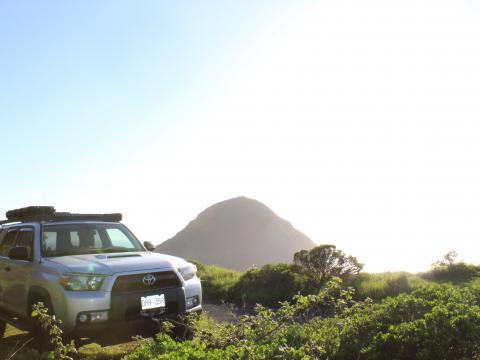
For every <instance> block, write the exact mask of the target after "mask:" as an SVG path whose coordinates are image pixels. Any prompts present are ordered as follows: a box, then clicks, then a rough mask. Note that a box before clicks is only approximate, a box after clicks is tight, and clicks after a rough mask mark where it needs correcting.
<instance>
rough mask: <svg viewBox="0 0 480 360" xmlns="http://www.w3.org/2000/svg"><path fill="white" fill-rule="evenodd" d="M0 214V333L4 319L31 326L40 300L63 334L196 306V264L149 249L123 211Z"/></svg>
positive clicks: (24, 210)
mask: <svg viewBox="0 0 480 360" xmlns="http://www.w3.org/2000/svg"><path fill="white" fill-rule="evenodd" d="M6 215H7V220H4V221H1V222H0V337H1V336H2V335H3V332H4V331H5V325H6V323H10V324H11V325H13V326H16V327H18V328H21V329H27V330H28V329H32V324H33V321H32V318H31V313H32V307H33V305H34V304H36V303H38V302H42V303H43V304H44V305H45V306H46V307H47V308H48V310H49V311H50V313H52V314H55V316H56V318H58V319H60V320H61V321H62V327H63V330H64V333H65V334H72V335H80V334H84V336H89V334H90V333H92V332H94V330H99V329H104V328H109V327H112V325H118V324H121V325H122V328H124V327H125V326H128V325H130V324H132V325H133V324H136V325H138V324H140V326H141V324H146V322H148V321H149V319H152V318H167V319H170V318H177V317H180V316H181V315H183V314H186V313H192V312H198V311H201V308H202V305H201V303H202V288H201V284H200V280H199V279H198V277H197V276H196V270H197V269H196V266H195V265H194V264H191V263H189V262H187V261H185V260H183V259H180V258H177V257H174V256H168V255H164V254H159V253H155V252H153V250H154V247H153V245H152V244H151V243H149V242H145V243H143V244H142V243H140V242H139V241H138V240H137V238H136V237H135V236H134V235H133V234H132V232H131V231H130V230H129V229H128V228H127V227H126V226H124V225H123V224H121V223H120V221H121V218H122V215H121V214H72V213H64V212H56V211H55V209H54V208H53V207H46V206H34V207H27V208H22V209H17V210H11V211H8V212H7V214H6Z"/></svg>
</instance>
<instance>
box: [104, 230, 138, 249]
mask: <svg viewBox="0 0 480 360" xmlns="http://www.w3.org/2000/svg"><path fill="white" fill-rule="evenodd" d="M106 232H107V235H108V238H109V239H110V242H111V243H112V246H113V247H122V248H126V249H134V248H135V246H134V245H133V244H132V242H131V241H130V240H129V238H128V237H127V235H125V233H124V232H123V231H122V230H120V229H106Z"/></svg>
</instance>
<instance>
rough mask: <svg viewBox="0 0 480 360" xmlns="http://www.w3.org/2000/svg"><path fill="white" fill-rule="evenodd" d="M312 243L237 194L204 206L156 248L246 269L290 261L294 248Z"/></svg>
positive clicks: (299, 248)
mask: <svg viewBox="0 0 480 360" xmlns="http://www.w3.org/2000/svg"><path fill="white" fill-rule="evenodd" d="M314 246H315V244H314V243H313V241H312V240H310V238H309V237H307V236H306V235H304V234H303V233H301V232H300V231H298V230H297V229H295V228H294V227H293V226H292V224H290V223H289V222H288V221H286V220H283V219H282V218H280V217H279V216H278V215H276V214H275V213H274V212H273V211H272V210H270V209H269V208H268V207H267V206H266V205H264V204H263V203H261V202H259V201H257V200H254V199H249V198H246V197H237V198H233V199H229V200H225V201H222V202H219V203H217V204H214V205H212V206H210V207H209V208H207V209H205V210H204V211H202V212H201V213H200V214H199V215H198V216H197V218H196V219H195V220H193V221H191V222H190V223H189V224H188V225H187V227H185V229H183V230H182V231H180V232H179V233H178V234H177V235H175V236H174V237H173V238H171V239H169V240H166V241H165V242H163V243H161V244H160V245H158V246H157V249H156V251H158V252H162V253H165V254H171V255H176V256H180V257H183V258H186V259H193V260H199V261H201V262H203V263H207V264H216V265H220V266H224V267H227V268H231V269H237V270H245V269H247V268H248V267H251V266H262V265H265V264H267V263H278V262H291V261H292V258H293V254H294V253H295V252H296V251H298V250H302V249H311V248H312V247H314Z"/></svg>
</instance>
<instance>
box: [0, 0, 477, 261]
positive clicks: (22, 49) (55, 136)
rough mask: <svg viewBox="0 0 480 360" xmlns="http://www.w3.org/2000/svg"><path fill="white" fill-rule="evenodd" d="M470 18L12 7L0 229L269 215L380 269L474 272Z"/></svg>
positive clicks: (0, 114)
mask: <svg viewBox="0 0 480 360" xmlns="http://www.w3.org/2000/svg"><path fill="white" fill-rule="evenodd" d="M479 39H480V8H479V5H478V4H477V2H475V1H472V0H469V1H462V0H447V1H444V0H435V1H422V0H402V1H385V0H379V1H372V0H365V1H358V0H352V1H343V0H335V1H330V0H328V1H326V0H325V1H303V0H302V1H299V0H295V1H294V0H291V1H278V0H275V1H273V0H272V1H236V2H234V1H224V0H222V1H220V0H219V1H157V0H155V1H153V0H152V1H141V2H139V1H120V0H112V1H86V0H82V1H47V0H43V1H33V0H32V1H13V0H10V1H6V0H0V123H1V127H0V131H1V135H2V136H1V142H0V151H1V154H2V176H1V177H0V189H1V192H0V194H1V200H2V201H1V203H0V213H4V212H5V211H6V210H8V209H11V208H16V207H20V206H26V205H32V204H46V205H54V206H55V207H56V208H57V209H58V210H62V211H90V212H97V211H98V212H100V211H121V212H123V213H124V220H125V223H126V224H127V225H128V226H129V227H130V228H131V229H132V230H133V231H134V232H135V233H136V234H137V235H138V236H139V237H140V238H141V239H142V240H150V241H153V242H155V243H159V242H161V241H164V240H166V239H167V238H170V237H172V236H173V235H175V233H176V232H177V231H180V230H181V229H182V228H183V227H184V226H185V225H186V224H187V223H188V221H190V220H192V219H193V218H194V217H195V216H196V215H197V214H198V213H199V212H200V211H201V210H203V209H204V208H205V207H207V206H209V205H211V204H213V203H214V202H217V201H221V200H224V199H227V198H231V197H235V196H239V195H245V196H248V197H252V198H255V199H258V200H260V201H262V202H264V203H265V204H267V205H268V206H269V207H271V208H272V209H273V210H274V211H275V212H276V213H277V214H278V215H280V216H281V217H283V218H285V219H288V220H289V221H291V222H292V223H293V225H294V226H295V227H296V228H298V229H300V230H301V231H303V232H304V233H306V234H307V235H308V236H310V237H311V238H312V239H313V240H314V241H315V242H317V243H333V244H336V245H337V246H338V247H339V248H341V249H343V250H344V251H346V252H348V253H351V254H353V255H356V256H357V257H358V258H359V259H360V261H362V262H364V263H365V264H366V270H369V271H383V270H410V271H420V270H426V269H428V268H429V266H430V264H431V263H432V262H434V261H435V260H438V259H439V258H440V257H441V256H442V255H443V254H444V253H446V252H447V251H449V250H453V249H455V250H456V251H457V252H458V253H459V254H460V257H461V258H462V259H464V260H466V261H469V262H473V263H477V264H478V263H479V262H480V245H479V244H480V242H479V239H480V221H479V220H480V186H479V185H480V160H479V159H480V66H479V65H480V41H479Z"/></svg>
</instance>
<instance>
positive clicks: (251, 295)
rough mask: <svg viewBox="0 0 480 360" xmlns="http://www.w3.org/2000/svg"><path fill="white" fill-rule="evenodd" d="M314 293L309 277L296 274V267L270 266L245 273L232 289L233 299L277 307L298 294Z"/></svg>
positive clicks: (285, 265)
mask: <svg viewBox="0 0 480 360" xmlns="http://www.w3.org/2000/svg"><path fill="white" fill-rule="evenodd" d="M312 291H313V289H312V287H311V285H310V281H309V277H308V276H307V275H303V274H299V273H298V272H296V267H295V265H290V264H273V265H272V264H269V265H265V266H263V267H262V268H260V269H250V270H248V271H247V272H245V273H244V274H243V275H242V276H241V277H240V279H239V280H238V282H237V284H236V285H235V286H234V288H233V289H232V294H231V298H235V299H242V301H243V302H245V303H253V304H255V303H260V304H263V305H269V306H277V305H278V302H280V301H285V300H291V299H292V298H293V297H294V296H295V295H297V294H309V293H311V292H312Z"/></svg>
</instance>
